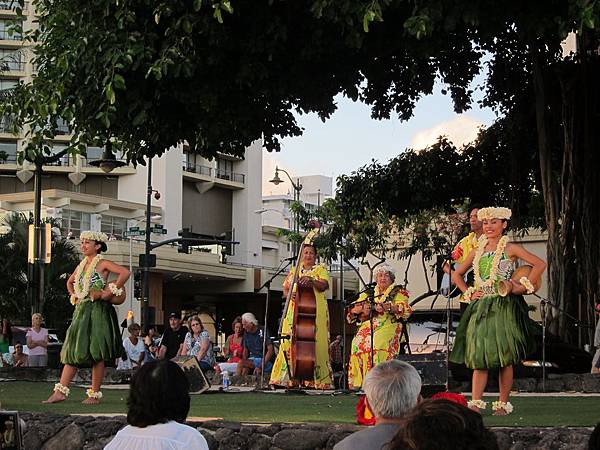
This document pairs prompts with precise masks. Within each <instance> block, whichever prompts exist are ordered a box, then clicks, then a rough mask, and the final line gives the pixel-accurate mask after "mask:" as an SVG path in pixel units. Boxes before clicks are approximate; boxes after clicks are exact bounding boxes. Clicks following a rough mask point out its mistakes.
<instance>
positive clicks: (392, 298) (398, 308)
mask: <svg viewBox="0 0 600 450" xmlns="http://www.w3.org/2000/svg"><path fill="white" fill-rule="evenodd" d="M374 275H375V281H376V282H377V285H376V286H375V295H374V297H373V300H374V302H375V311H374V312H373V348H374V351H373V366H376V365H377V364H379V363H382V362H384V361H389V360H390V359H392V358H394V356H396V355H397V354H398V352H399V350H400V344H401V335H402V327H403V325H402V320H404V321H406V319H408V317H409V316H410V315H411V313H412V309H411V307H410V306H409V304H408V292H406V291H405V290H404V289H402V288H401V287H400V286H396V285H395V284H394V281H395V279H396V276H395V273H394V271H393V270H392V268H391V267H390V266H387V265H384V266H379V267H378V268H377V269H376V270H375V274H374ZM370 309H371V305H370V303H369V302H368V294H367V293H363V294H362V295H361V296H360V297H359V298H358V299H357V300H356V302H354V303H353V304H352V305H351V308H350V310H349V312H348V314H347V316H346V319H347V320H348V322H350V323H356V324H357V325H358V332H357V333H356V336H354V339H352V348H351V351H350V367H349V370H348V385H349V387H350V389H360V388H361V387H362V384H363V381H364V379H365V375H366V374H367V372H368V371H369V369H371V321H370V320H369V317H368V316H369V312H370Z"/></svg>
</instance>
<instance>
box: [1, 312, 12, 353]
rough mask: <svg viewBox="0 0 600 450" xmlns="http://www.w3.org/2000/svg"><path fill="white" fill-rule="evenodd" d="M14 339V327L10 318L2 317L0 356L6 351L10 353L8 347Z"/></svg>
mask: <svg viewBox="0 0 600 450" xmlns="http://www.w3.org/2000/svg"><path fill="white" fill-rule="evenodd" d="M11 341H12V329H11V326H10V322H9V321H8V319H2V322H1V323H0V358H1V357H2V355H3V354H4V353H8V350H9V349H8V348H9V347H10V343H11Z"/></svg>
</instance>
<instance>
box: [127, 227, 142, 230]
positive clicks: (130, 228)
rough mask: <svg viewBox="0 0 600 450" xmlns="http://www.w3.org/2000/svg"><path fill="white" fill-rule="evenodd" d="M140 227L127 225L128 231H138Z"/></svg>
mask: <svg viewBox="0 0 600 450" xmlns="http://www.w3.org/2000/svg"><path fill="white" fill-rule="evenodd" d="M139 229H140V227H129V231H139Z"/></svg>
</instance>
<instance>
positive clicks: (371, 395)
mask: <svg viewBox="0 0 600 450" xmlns="http://www.w3.org/2000/svg"><path fill="white" fill-rule="evenodd" d="M363 390H364V391H365V395H366V399H367V405H368V406H369V409H370V410H371V411H372V412H373V414H374V415H375V419H376V421H377V422H376V423H377V425H375V426H374V427H369V428H366V429H364V430H360V431H357V432H356V433H353V434H351V435H350V436H348V437H346V438H345V439H342V440H341V441H340V442H338V443H337V444H336V445H335V446H334V447H333V448H334V450H354V449H363V450H381V448H382V446H383V445H385V444H387V443H388V442H390V440H391V439H392V438H393V437H394V436H395V435H396V433H397V432H398V429H399V427H400V423H401V422H402V418H403V417H404V416H405V415H406V414H407V413H408V412H409V411H410V410H411V409H412V408H414V407H415V406H416V405H417V403H418V402H419V401H420V400H421V395H420V392H421V377H420V376H419V373H418V372H417V370H416V369H415V368H414V367H413V366H411V365H410V364H408V363H405V362H403V361H398V360H396V359H392V360H390V361H386V362H383V363H381V364H378V365H376V366H375V367H374V368H372V369H371V370H370V371H369V372H368V373H367V376H366V377H365V380H364V383H363Z"/></svg>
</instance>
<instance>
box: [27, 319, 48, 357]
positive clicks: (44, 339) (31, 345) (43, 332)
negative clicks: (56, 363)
mask: <svg viewBox="0 0 600 450" xmlns="http://www.w3.org/2000/svg"><path fill="white" fill-rule="evenodd" d="M42 321H43V319H42V315H41V314H40V313H35V314H33V315H32V316H31V328H30V329H29V330H27V335H26V338H27V348H28V349H29V356H28V358H29V361H28V364H29V367H46V366H47V365H48V350H47V348H48V330H47V329H45V328H43V327H42Z"/></svg>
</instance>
